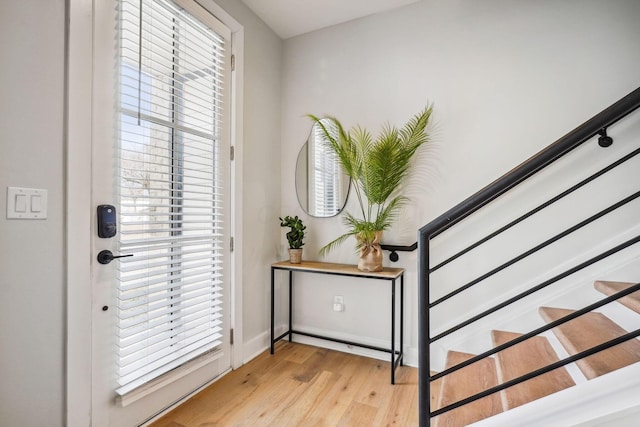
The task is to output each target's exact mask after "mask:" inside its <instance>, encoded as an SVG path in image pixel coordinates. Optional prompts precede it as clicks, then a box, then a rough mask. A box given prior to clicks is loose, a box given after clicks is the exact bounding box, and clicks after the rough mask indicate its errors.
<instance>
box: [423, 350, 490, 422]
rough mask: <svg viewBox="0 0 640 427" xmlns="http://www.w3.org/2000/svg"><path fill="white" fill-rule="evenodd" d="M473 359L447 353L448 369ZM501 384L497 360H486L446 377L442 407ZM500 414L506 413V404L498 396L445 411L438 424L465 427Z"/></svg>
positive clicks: (441, 396)
mask: <svg viewBox="0 0 640 427" xmlns="http://www.w3.org/2000/svg"><path fill="white" fill-rule="evenodd" d="M473 356H474V355H473V354H468V353H461V352H457V351H449V352H448V353H447V361H446V368H447V369H448V368H450V367H452V366H455V365H457V364H459V363H462V362H464V361H465V360H468V359H470V358H472V357H473ZM497 384H498V374H497V372H496V364H495V361H494V359H493V358H486V359H482V360H480V361H478V362H476V363H473V364H471V365H469V366H466V367H464V368H462V369H460V370H458V371H456V372H453V373H452V374H449V375H447V376H445V377H444V378H443V382H442V389H441V392H440V401H439V404H438V405H439V407H440V408H443V407H445V406H447V405H450V404H453V403H455V402H458V401H460V400H462V399H464V398H466V397H469V396H472V395H474V394H476V393H479V392H481V391H484V390H486V389H489V388H491V387H494V386H496V385H497ZM500 412H502V401H501V400H500V396H499V395H498V394H497V393H496V394H492V395H490V396H487V397H484V398H482V399H480V400H476V401H475V402H472V403H469V404H467V405H464V406H462V407H460V408H457V409H454V410H452V411H449V412H445V413H444V414H442V415H440V416H438V417H436V419H435V425H436V426H438V427H445V426H446V427H458V426H460V427H461V426H466V425H467V424H471V423H473V422H476V421H479V420H482V419H484V418H488V417H491V416H493V415H496V414H499V413H500Z"/></svg>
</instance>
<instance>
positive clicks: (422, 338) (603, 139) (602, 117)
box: [418, 88, 640, 427]
mask: <svg viewBox="0 0 640 427" xmlns="http://www.w3.org/2000/svg"><path fill="white" fill-rule="evenodd" d="M638 108H640V88H638V89H636V90H635V91H633V92H631V93H630V94H629V95H627V96H625V97H624V98H622V99H621V100H619V101H618V102H616V103H615V104H613V105H611V106H610V107H608V108H607V109H605V110H603V111H602V112H601V113H599V114H597V115H596V116H594V117H593V118H591V119H590V120H588V121H586V122H585V123H584V124H582V125H580V126H578V127H577V128H576V129H574V130H573V131H571V132H569V133H568V134H567V135H565V136H564V137H562V138H560V139H559V140H558V141H556V142H555V143H553V144H551V145H550V146H548V147H547V148H545V149H544V150H542V151H541V152H540V153H538V154H536V155H535V156H533V157H532V158H530V159H529V160H527V161H526V162H524V163H522V164H521V165H520V166H518V167H517V168H515V169H513V170H512V171H511V172H509V173H508V174H506V175H504V176H503V177H501V178H499V179H498V180H496V181H495V182H493V183H492V184H490V185H488V186H487V187H485V188H483V189H482V190H480V191H479V192H477V193H476V194H474V195H473V196H471V197H469V198H468V199H467V200H465V201H463V202H462V203H460V204H458V205H457V206H455V207H453V208H452V209H450V210H449V211H447V212H445V213H444V214H442V215H440V216H439V217H438V218H436V219H435V220H433V221H431V222H430V223H429V224H427V225H425V226H424V227H422V228H421V229H420V231H419V236H418V250H419V267H418V277H419V295H418V304H419V313H418V314H419V356H418V357H419V410H420V418H419V419H420V426H422V427H427V426H430V420H431V418H432V417H435V416H438V415H441V414H444V413H446V412H448V411H451V410H453V409H456V408H458V407H460V406H463V405H465V404H467V403H470V402H473V401H476V400H478V399H481V398H483V397H485V396H488V395H490V394H493V393H497V392H499V391H501V390H504V389H506V388H508V387H512V386H514V385H516V384H520V383H521V382H524V381H527V380H529V379H531V378H534V377H537V376H539V375H543V374H545V373H547V372H550V371H552V370H554V369H557V368H559V367H561V366H565V365H567V364H569V363H573V362H575V361H577V360H580V359H582V358H585V357H588V356H590V355H592V354H595V353H597V352H600V351H603V350H606V349H608V348H610V347H613V346H615V345H618V344H620V343H622V342H625V341H628V340H631V339H634V338H636V337H638V336H640V329H638V330H635V331H631V332H629V333H627V334H625V335H622V336H620V337H618V338H616V339H614V340H611V341H608V342H605V343H602V344H600V345H598V346H596V347H593V348H591V349H587V350H585V351H582V352H580V353H578V354H575V355H573V356H570V357H567V358H565V359H562V360H560V361H558V362H556V363H554V364H552V365H549V366H546V367H543V368H541V369H538V370H535V371H533V372H530V373H528V374H526V375H524V376H521V377H519V378H515V379H513V380H510V381H508V382H505V383H503V384H500V385H498V386H495V387H492V388H490V389H487V390H484V391H482V392H480V393H477V394H475V395H473V396H469V397H467V398H465V399H463V400H460V401H458V402H454V403H452V404H449V405H447V406H445V407H442V408H439V409H437V410H434V411H432V410H431V408H430V400H431V397H430V393H431V390H430V384H431V382H433V381H436V380H438V379H441V378H443V377H445V376H447V375H449V374H451V373H453V372H455V371H457V370H459V369H462V368H464V367H465V366H469V365H471V364H473V363H475V362H477V361H479V360H482V359H484V358H486V357H490V356H491V355H493V354H495V353H498V352H499V351H502V350H504V349H507V348H509V347H512V346H514V345H516V344H518V343H521V342H523V341H525V340H527V339H530V338H532V337H534V336H536V335H539V334H541V333H543V332H546V331H549V330H551V329H553V328H555V327H557V326H559V325H561V324H563V323H566V322H568V321H570V320H573V319H575V318H577V317H579V316H581V315H584V314H586V313H589V312H591V311H593V310H595V309H597V308H599V307H602V306H603V305H606V304H609V303H611V302H613V301H616V300H618V299H620V298H622V297H624V296H626V295H629V294H631V293H633V292H636V291H639V290H640V284H636V285H634V286H632V287H630V288H628V289H626V290H624V291H622V292H618V293H616V294H614V295H611V296H609V297H607V298H604V299H601V300H599V301H597V302H596V303H593V304H590V305H588V306H587V307H584V308H582V309H580V310H577V311H575V312H573V313H572V314H570V315H568V316H566V317H563V318H561V319H558V320H556V321H553V322H550V323H548V324H546V325H545V326H543V327H541V328H538V329H535V330H533V331H530V332H528V333H525V334H523V335H521V336H520V337H518V338H516V339H513V340H511V341H509V342H507V343H504V344H502V345H500V346H497V347H495V348H493V349H491V350H489V351H486V352H484V353H482V354H479V355H477V356H474V357H472V358H470V359H468V360H466V361H464V362H462V363H459V364H458V365H456V366H452V367H450V368H448V369H446V370H444V371H442V372H440V373H437V374H434V375H431V374H430V346H431V345H432V344H433V343H434V342H436V341H438V340H440V339H442V338H444V337H446V336H448V335H450V334H452V333H454V332H456V331H458V330H460V329H462V328H464V327H465V326H468V325H471V324H472V323H475V322H477V321H479V320H480V319H483V318H485V317H487V316H489V315H490V314H493V313H496V312H497V311H499V310H504V309H508V308H509V306H511V305H512V304H514V303H515V302H517V301H520V300H522V299H523V298H525V297H527V296H529V295H532V294H534V293H536V292H539V291H541V290H542V289H544V288H547V287H549V286H552V285H553V284H555V283H557V282H559V281H560V280H561V279H563V278H566V277H568V276H570V275H572V274H574V273H576V272H578V271H580V270H583V269H585V268H586V267H588V266H591V265H593V264H595V263H597V262H600V261H602V260H604V259H606V258H609V257H612V256H615V255H616V254H618V253H619V252H620V251H622V250H624V249H626V248H628V247H630V246H632V245H635V244H636V243H639V242H640V236H636V237H633V238H631V239H628V240H627V241H625V242H622V243H619V244H617V245H616V246H614V247H612V248H610V249H608V250H605V251H603V252H602V253H600V254H598V255H596V256H593V257H591V258H590V259H588V260H586V261H583V262H581V263H578V264H577V265H574V266H573V267H571V268H568V269H567V270H565V271H563V272H562V273H559V274H557V275H556V276H554V277H551V278H549V279H547V280H545V281H543V282H541V283H538V284H536V285H534V286H532V287H530V288H529V289H527V290H525V291H523V292H520V293H518V294H517V295H514V296H512V297H510V298H508V299H506V300H504V301H501V302H499V303H497V304H494V305H493V306H492V307H489V308H487V309H485V310H484V311H482V312H480V313H477V314H475V315H473V316H471V317H469V318H467V319H466V320H464V321H461V322H459V323H457V324H456V325H454V326H453V327H450V328H448V329H447V330H445V331H443V332H440V333H438V334H437V335H436V336H434V337H431V329H430V328H431V325H430V311H431V310H432V309H433V308H434V307H436V306H438V305H439V304H441V303H443V302H445V301H447V300H450V299H452V298H459V297H463V296H464V292H465V291H467V290H468V289H471V288H474V287H476V286H478V285H481V284H482V282H483V281H484V280H486V279H487V278H489V277H491V276H493V275H494V274H496V273H498V272H500V271H502V270H504V269H506V268H508V267H510V266H511V265H514V264H516V263H518V262H520V261H522V260H524V259H526V258H528V257H529V256H531V255H532V254H534V253H536V252H538V251H540V250H541V249H543V248H545V247H547V246H549V245H551V244H553V243H554V242H557V241H559V240H561V239H564V238H566V237H568V236H570V235H571V234H572V233H574V232H576V231H577V230H579V229H581V228H583V227H585V226H587V225H588V224H591V223H593V222H594V221H597V220H598V219H600V218H602V217H605V216H606V215H609V214H611V213H612V212H614V211H616V210H617V209H619V208H621V207H623V206H625V205H627V204H628V203H630V202H632V201H633V200H636V199H637V198H638V197H639V196H640V191H637V192H635V193H633V194H631V195H629V196H627V197H625V198H623V199H621V200H619V201H618V202H616V203H614V204H612V205H611V206H608V207H606V208H604V209H602V210H600V211H599V212H597V213H596V214H593V215H591V216H589V217H588V218H585V219H583V220H582V221H580V222H578V223H577V224H575V225H573V226H571V227H569V228H567V229H566V230H564V231H562V232H560V233H558V234H556V235H554V236H552V237H551V238H549V239H547V240H545V241H544V242H542V243H539V244H537V245H535V246H534V247H532V248H530V249H528V250H526V251H524V252H522V253H520V254H518V255H516V256H515V257H513V258H511V259H510V260H508V261H506V262H504V263H502V264H501V265H499V266H497V267H495V268H493V269H491V270H490V271H488V272H486V273H484V274H482V275H480V276H479V277H477V278H476V279H474V280H471V281H469V282H467V283H465V284H463V285H461V286H459V287H457V288H456V289H455V290H453V291H451V292H449V293H447V294H446V295H444V296H442V297H439V298H438V299H436V300H435V301H431V299H430V288H429V286H430V274H432V273H434V272H435V271H437V270H439V269H441V268H442V267H444V266H445V265H447V264H449V263H451V262H452V261H454V260H456V259H458V258H461V257H462V256H470V255H473V254H471V253H470V252H471V251H472V250H473V249H475V248H477V247H479V246H481V245H483V244H484V243H486V242H488V241H489V240H491V239H493V238H495V237H497V236H498V235H501V234H502V233H504V232H505V231H507V230H509V229H511V228H513V227H514V226H515V225H517V224H519V223H521V222H522V221H524V220H525V219H527V218H529V217H531V216H533V215H535V214H536V213H538V212H541V211H542V210H544V209H546V208H548V207H549V206H551V205H553V204H554V203H556V202H558V201H559V200H561V199H563V198H564V197H566V196H568V195H569V194H572V193H574V192H575V191H577V190H578V189H580V188H582V187H584V186H585V185H587V184H588V183H590V182H593V181H595V180H597V179H598V178H601V177H602V176H604V175H606V174H607V173H609V172H611V171H612V170H614V169H616V168H618V167H619V166H621V165H622V164H624V163H625V162H627V161H629V160H631V159H632V158H634V157H635V156H637V155H638V154H640V148H638V149H636V150H634V151H632V152H630V153H629V154H626V155H625V156H624V157H622V158H620V159H618V160H616V161H615V162H613V163H611V164H610V165H608V166H606V167H604V168H602V169H600V170H599V171H597V172H596V173H594V174H592V175H591V176H589V177H587V178H585V179H583V180H581V181H580V182H578V183H577V184H574V185H572V186H571V187H569V188H567V189H564V190H562V191H561V192H560V193H558V194H557V195H556V196H554V197H553V198H551V199H549V200H548V201H546V202H544V203H542V204H540V205H538V206H537V207H535V208H533V209H531V210H530V211H528V212H526V213H525V214H523V215H521V216H520V217H518V218H516V219H514V220H512V221H510V222H509V223H508V224H506V225H503V226H501V227H500V228H498V229H497V230H495V231H492V232H490V233H488V234H486V235H485V236H484V237H482V238H480V239H479V240H477V241H476V242H474V243H472V244H470V245H468V246H467V247H465V248H464V249H462V250H460V251H458V252H457V253H455V254H454V255H452V256H450V257H449V258H447V259H445V260H444V261H442V262H440V263H439V264H437V265H436V266H434V267H430V256H429V253H430V241H431V240H432V239H433V238H435V237H436V236H438V235H440V234H441V233H443V232H444V231H446V230H447V229H449V228H451V227H452V226H453V225H455V224H457V223H459V222H460V221H461V220H463V219H465V218H467V217H468V216H470V215H472V214H474V213H475V212H477V211H478V210H480V209H482V208H483V207H484V206H486V205H487V204H489V203H490V202H492V201H493V200H495V199H497V198H498V197H500V196H502V195H503V194H505V193H506V192H507V191H509V190H510V189H512V188H514V187H516V186H518V185H520V184H521V183H523V182H524V181H526V180H527V179H529V178H531V177H532V176H533V175H535V174H536V173H538V172H539V171H541V170H543V169H545V168H546V167H548V166H549V165H551V164H553V163H554V162H556V161H557V160H558V159H560V158H562V157H563V156H565V155H566V154H568V153H569V152H571V151H572V150H574V149H575V148H577V147H579V146H580V145H582V144H583V143H585V142H586V141H588V140H589V139H591V138H592V137H594V136H596V135H599V136H600V137H599V138H598V140H599V144H600V145H601V146H603V147H607V146H609V145H611V143H612V139H611V137H609V136H608V135H607V128H608V127H609V126H611V125H613V124H615V123H616V122H618V121H619V120H621V119H622V118H624V117H626V116H628V115H629V114H631V113H633V112H634V111H635V110H637V109H638Z"/></svg>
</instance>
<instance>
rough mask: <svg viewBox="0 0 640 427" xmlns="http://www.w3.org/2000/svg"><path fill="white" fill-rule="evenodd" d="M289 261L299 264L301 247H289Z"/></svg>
mask: <svg viewBox="0 0 640 427" xmlns="http://www.w3.org/2000/svg"><path fill="white" fill-rule="evenodd" d="M289 262H290V263H291V264H300V263H301V262H302V248H299V249H289Z"/></svg>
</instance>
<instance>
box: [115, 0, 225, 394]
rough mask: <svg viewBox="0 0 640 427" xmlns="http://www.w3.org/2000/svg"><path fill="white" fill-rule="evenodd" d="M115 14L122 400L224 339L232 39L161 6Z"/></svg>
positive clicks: (173, 6)
mask: <svg viewBox="0 0 640 427" xmlns="http://www.w3.org/2000/svg"><path fill="white" fill-rule="evenodd" d="M180 3H183V2H182V1H181V2H180ZM119 16H120V18H119V24H120V28H119V34H120V40H119V42H120V43H119V44H120V50H119V51H120V67H119V70H120V78H119V106H120V109H119V149H118V153H119V155H118V159H117V160H118V167H117V175H118V176H117V182H118V192H119V218H120V230H119V231H120V233H119V250H120V252H121V253H126V254H133V255H134V256H133V257H129V258H121V259H120V267H119V273H118V287H117V298H118V323H117V345H118V348H117V351H118V354H117V361H118V367H117V372H118V384H119V388H118V389H117V390H116V392H117V393H118V394H120V395H123V394H125V393H127V392H129V391H131V390H133V389H135V388H137V387H139V386H141V385H143V384H145V383H147V382H148V381H151V380H153V379H155V378H157V377H158V376H160V375H162V374H165V373H166V372H168V371H170V370H172V369H175V368H177V367H178V366H180V365H182V364H184V363H185V362H187V361H189V360H191V359H194V358H195V357H197V356H199V355H202V354H204V353H208V352H211V351H215V350H216V349H218V348H219V347H220V345H221V343H222V337H223V330H222V325H223V322H222V316H223V312H222V307H223V304H222V302H223V297H224V291H225V282H224V271H223V255H224V251H223V241H224V236H225V228H224V218H225V216H224V214H225V206H224V203H223V201H224V197H223V196H224V188H225V183H224V179H225V176H224V170H225V167H224V165H223V164H222V161H223V159H222V156H221V151H222V144H223V142H224V141H223V135H224V134H225V133H224V128H223V124H224V122H225V117H224V112H225V108H226V107H225V99H224V96H225V90H226V80H227V79H228V77H227V75H228V64H229V54H228V52H227V50H225V48H226V45H227V44H228V42H227V40H228V38H229V35H228V32H227V30H226V29H225V28H224V27H223V26H222V24H220V23H219V22H217V21H215V18H213V17H211V16H209V15H206V14H202V13H200V15H199V16H198V17H197V18H196V17H194V16H193V15H192V14H190V13H189V12H187V11H186V10H184V9H182V8H181V7H180V5H178V4H177V2H172V1H168V0H123V1H121V2H120V10H119ZM203 20H204V22H203ZM205 24H206V25H205Z"/></svg>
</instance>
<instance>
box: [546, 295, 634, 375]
mask: <svg viewBox="0 0 640 427" xmlns="http://www.w3.org/2000/svg"><path fill="white" fill-rule="evenodd" d="M539 312H540V315H541V316H542V318H543V319H544V320H545V321H546V322H552V321H555V320H558V319H560V318H562V317H564V316H567V315H569V314H571V313H574V312H575V310H568V309H564V308H553V307H540V310H539ZM553 332H554V333H555V334H556V336H557V337H558V339H559V340H560V342H561V343H562V345H563V346H564V348H565V349H566V350H567V352H568V353H569V354H571V355H574V354H577V353H580V352H581V351H584V350H588V349H590V348H592V347H595V346H597V345H598V344H602V343H603V342H606V341H609V340H612V339H614V338H617V337H619V336H621V335H624V334H626V333H627V331H625V330H624V329H622V328H621V327H620V326H619V325H618V324H616V323H614V322H613V321H612V320H611V319H609V318H608V317H606V316H605V315H603V314H602V313H597V312H591V313H587V314H585V315H583V316H580V317H577V318H575V319H573V320H571V321H569V322H567V323H563V324H562V325H560V326H557V327H555V328H553ZM638 361H640V341H638V340H637V339H632V340H629V341H625V342H623V343H622V344H619V345H616V346H615V347H611V348H609V349H607V350H605V351H601V352H599V353H596V354H594V355H592V356H589V357H587V358H584V359H581V360H578V361H577V362H576V364H577V365H578V367H579V368H580V370H581V371H582V373H583V374H584V375H585V376H586V377H587V378H588V379H592V378H596V377H598V376H600V375H604V374H607V373H609V372H612V371H615V370H616V369H620V368H623V367H625V366H628V365H631V364H633V363H636V362H638Z"/></svg>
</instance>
